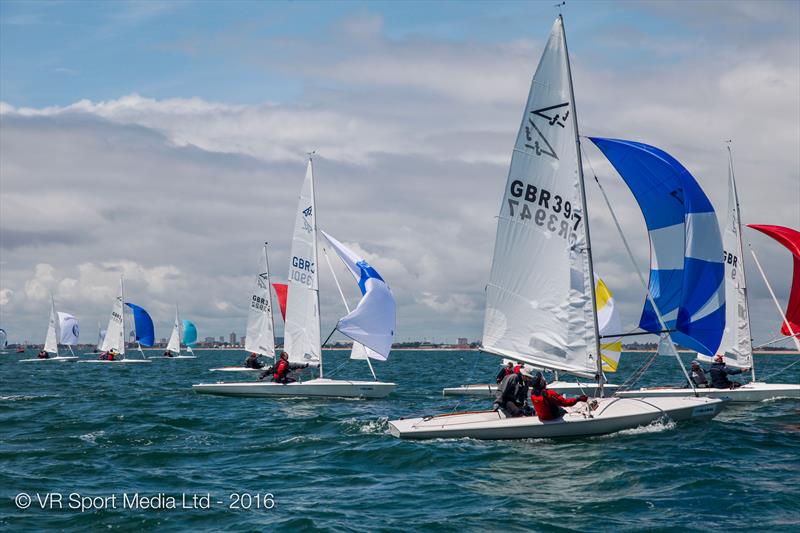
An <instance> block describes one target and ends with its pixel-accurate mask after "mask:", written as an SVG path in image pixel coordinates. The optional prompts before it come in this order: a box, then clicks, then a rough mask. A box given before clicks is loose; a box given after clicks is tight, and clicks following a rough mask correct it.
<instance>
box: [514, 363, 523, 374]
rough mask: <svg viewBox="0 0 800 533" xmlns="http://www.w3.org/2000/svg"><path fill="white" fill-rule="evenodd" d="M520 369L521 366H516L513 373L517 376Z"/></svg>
mask: <svg viewBox="0 0 800 533" xmlns="http://www.w3.org/2000/svg"><path fill="white" fill-rule="evenodd" d="M520 368H522V365H517V366H515V367H514V373H515V374H519V369H520Z"/></svg>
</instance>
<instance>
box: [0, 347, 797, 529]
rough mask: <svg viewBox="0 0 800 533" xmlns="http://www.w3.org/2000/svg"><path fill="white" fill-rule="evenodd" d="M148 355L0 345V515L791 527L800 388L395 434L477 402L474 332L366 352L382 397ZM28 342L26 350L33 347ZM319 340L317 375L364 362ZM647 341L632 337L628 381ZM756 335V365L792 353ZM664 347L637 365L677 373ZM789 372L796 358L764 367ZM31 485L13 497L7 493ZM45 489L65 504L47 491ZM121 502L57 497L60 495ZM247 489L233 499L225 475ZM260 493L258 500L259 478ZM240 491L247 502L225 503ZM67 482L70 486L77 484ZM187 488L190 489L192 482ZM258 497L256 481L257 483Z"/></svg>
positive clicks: (385, 524) (196, 522)
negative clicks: (678, 419) (387, 388)
mask: <svg viewBox="0 0 800 533" xmlns="http://www.w3.org/2000/svg"><path fill="white" fill-rule="evenodd" d="M197 354H198V355H199V357H198V359H194V360H191V359H187V360H155V361H153V362H152V363H151V364H149V365H85V364H68V363H59V364H52V363H45V364H39V363H32V364H21V363H18V362H17V360H18V359H20V358H22V357H23V356H22V355H18V354H13V353H9V354H2V355H0V530H5V531H13V532H17V531H51V530H59V531H62V530H63V531H147V530H157V531H264V530H267V531H271V530H280V531H315V530H318V531H397V532H405V531H426V532H427V531H431V532H437V531H453V532H461V531H475V532H483V531H564V532H566V531H658V530H663V531H666V530H669V531H781V532H784V531H800V510H799V509H800V403H799V402H797V401H791V400H789V401H787V400H782V401H781V400H775V401H765V402H761V403H758V404H751V405H742V406H730V407H728V408H727V409H726V410H725V411H724V412H723V413H722V414H721V415H720V416H718V417H717V418H716V419H715V420H713V421H711V422H688V423H681V424H677V425H676V424H674V423H670V422H667V423H659V424H655V425H652V426H648V427H643V428H638V429H634V430H629V431H624V432H621V433H617V434H613V435H607V436H603V437H595V438H589V439H581V440H572V441H566V442H564V441H560V442H555V441H549V440H524V441H478V440H471V439H451V440H434V441H422V442H414V441H401V440H399V439H396V438H393V437H392V436H391V435H390V434H389V431H388V424H387V420H389V419H392V418H397V417H401V416H413V415H425V414H435V413H440V412H447V411H452V410H454V409H460V410H464V409H474V408H485V407H487V406H489V404H490V400H471V401H461V403H459V400H458V399H457V398H452V397H443V396H442V392H441V391H442V388H443V387H445V386H456V385H459V384H463V383H478V382H486V381H487V380H491V379H492V378H493V377H494V375H495V373H496V371H497V369H498V362H499V361H498V360H497V359H496V358H494V357H492V356H489V355H485V354H480V353H478V352H452V351H447V352H445V351H397V352H394V353H393V354H392V357H391V359H390V360H389V362H388V363H376V364H375V366H376V371H377V372H378V375H379V377H380V378H381V379H383V380H387V381H394V382H396V383H398V388H397V391H396V392H395V393H394V394H393V395H391V396H390V397H389V398H387V399H384V400H371V401H368V400H309V399H277V400H272V399H255V398H224V397H214V396H200V395H197V394H195V393H194V392H193V391H192V389H191V384H192V383H199V382H204V381H205V382H208V381H216V380H220V379H234V380H235V379H243V378H242V377H241V376H239V377H237V376H235V375H232V374H228V375H220V374H217V373H213V374H212V373H209V372H208V369H209V368H211V367H214V366H221V365H230V364H239V363H240V362H241V360H243V358H244V354H243V352H241V351H201V350H198V351H197ZM34 355H35V352H34V351H32V350H29V351H28V353H27V354H25V356H26V357H32V356H34ZM346 355H347V354H346V353H345V352H326V354H325V361H326V369H327V370H326V377H329V376H328V374H329V373H333V372H334V369H335V368H337V367H338V368H339V369H338V370H336V371H335V375H334V376H331V377H340V378H367V377H368V376H369V373H368V370H367V368H366V365H365V364H364V363H363V362H362V361H348V360H346ZM647 357H648V355H646V354H624V355H623V359H622V363H621V365H620V372H619V373H618V374H616V375H614V376H613V378H612V382H614V383H621V382H622V381H624V380H625V378H627V377H628V376H629V375H630V374H631V372H632V371H633V370H635V369H636V368H638V367H639V365H641V363H642V362H643V361H644V360H645V359H646V358H647ZM797 359H798V356H796V355H781V356H771V355H759V356H757V359H756V361H757V370H758V372H759V374H760V375H761V376H768V375H769V374H771V373H773V372H776V371H778V370H779V369H781V368H783V367H785V366H786V365H788V364H790V363H792V362H794V361H797ZM679 372H680V371H679V370H678V369H677V366H676V362H675V360H674V359H671V358H658V359H657V360H656V362H655V364H654V365H653V367H652V368H651V369H650V370H649V372H648V373H647V374H646V375H645V377H644V379H643V380H642V384H643V385H656V384H660V385H665V384H677V383H679V382H680V373H679ZM772 381H775V382H784V383H785V382H789V383H797V382H798V381H800V364H798V365H795V366H794V367H792V368H791V369H789V370H788V371H786V372H785V373H783V374H782V375H779V376H776V377H775V378H773V379H772ZM21 492H24V493H27V494H29V495H31V496H32V497H33V498H34V501H33V504H32V505H31V507H30V508H28V509H26V510H20V509H18V508H17V507H16V506H15V504H14V498H15V496H16V495H17V494H18V493H21ZM48 492H58V493H61V494H62V495H63V498H64V501H63V506H64V509H61V510H58V509H46V510H41V509H39V508H38V507H39V503H38V501H37V500H36V495H37V493H38V494H39V497H40V498H44V495H45V494H46V493H48ZM137 492H138V493H140V494H141V495H147V496H153V495H158V494H159V493H162V494H164V496H165V498H166V497H174V498H176V499H177V504H178V505H179V506H180V505H181V503H182V502H181V495H182V494H187V495H188V496H187V497H188V498H189V499H191V497H192V495H194V494H197V495H200V496H204V495H206V494H210V495H211V497H210V502H211V504H210V508H209V509H201V508H178V509H161V510H152V509H150V510H130V509H124V508H122V507H123V504H122V501H121V498H122V497H123V496H122V495H123V493H126V494H128V495H129V496H131V495H133V494H134V493H137ZM70 493H77V494H80V495H81V496H110V495H116V496H117V500H116V507H117V509H110V508H109V509H104V510H99V509H91V510H87V511H86V512H80V511H79V510H76V509H69V508H68V505H69V504H70V501H69V500H68V497H69V496H68V495H69V494H70ZM244 493H247V494H248V495H249V498H251V499H248V497H242V499H240V500H239V499H238V497H237V496H233V497H232V496H231V494H238V495H242V494H244ZM267 493H269V494H272V496H273V497H272V498H271V499H270V501H268V502H267V505H268V506H271V505H272V504H273V502H274V507H273V508H272V509H264V508H261V509H258V508H256V506H257V504H256V500H257V495H261V496H260V498H264V495H265V494H267ZM235 500H238V502H239V504H240V507H243V506H244V504H247V503H248V502H249V507H250V509H243V508H240V509H232V508H230V505H231V504H232V503H235ZM75 501H77V500H75ZM187 503H191V502H187ZM262 506H263V499H262Z"/></svg>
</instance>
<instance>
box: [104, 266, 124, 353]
mask: <svg viewBox="0 0 800 533" xmlns="http://www.w3.org/2000/svg"><path fill="white" fill-rule="evenodd" d="M122 298H123V285H122V280H121V279H120V280H119V294H118V295H117V298H116V299H115V300H114V306H113V307H112V308H111V316H110V317H109V318H108V326H107V327H106V334H105V336H104V337H103V344H102V346H101V347H100V350H101V351H103V352H107V351H109V350H114V351H115V352H117V353H118V354H121V355H124V354H125V322H124V314H123V313H124V310H123V307H122Z"/></svg>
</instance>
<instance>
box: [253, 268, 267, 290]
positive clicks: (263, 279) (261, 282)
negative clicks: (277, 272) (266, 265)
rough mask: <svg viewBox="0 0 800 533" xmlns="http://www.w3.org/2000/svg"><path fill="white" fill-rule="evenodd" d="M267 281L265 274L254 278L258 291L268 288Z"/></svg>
mask: <svg viewBox="0 0 800 533" xmlns="http://www.w3.org/2000/svg"><path fill="white" fill-rule="evenodd" d="M268 279H269V276H267V273H266V272H262V273H261V274H259V275H258V277H257V278H256V283H258V287H259V288H260V289H267V287H269V285H268V284H267V280H268Z"/></svg>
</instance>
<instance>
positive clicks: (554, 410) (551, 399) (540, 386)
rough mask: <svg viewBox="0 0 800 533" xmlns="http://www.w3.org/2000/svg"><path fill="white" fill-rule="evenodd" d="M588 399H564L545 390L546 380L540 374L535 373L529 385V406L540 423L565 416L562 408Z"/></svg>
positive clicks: (583, 395)
mask: <svg viewBox="0 0 800 533" xmlns="http://www.w3.org/2000/svg"><path fill="white" fill-rule="evenodd" d="M587 399H588V398H587V397H586V395H585V394H581V395H580V396H578V397H577V398H564V397H563V396H561V395H560V394H559V393H557V392H556V391H552V390H548V389H547V380H545V379H544V376H543V375H542V373H541V372H537V373H536V375H535V376H534V378H533V384H532V385H531V404H532V405H533V408H534V410H535V411H536V416H538V417H539V420H541V421H542V422H544V421H546V420H555V419H556V418H560V417H562V416H564V414H566V411H565V410H564V409H563V407H571V406H573V405H575V404H576V403H578V402H585V401H586V400H587Z"/></svg>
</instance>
